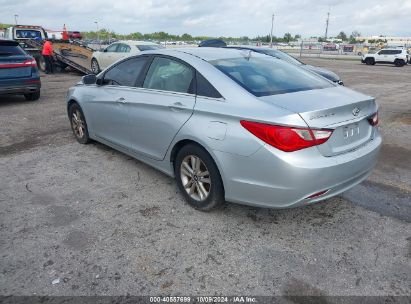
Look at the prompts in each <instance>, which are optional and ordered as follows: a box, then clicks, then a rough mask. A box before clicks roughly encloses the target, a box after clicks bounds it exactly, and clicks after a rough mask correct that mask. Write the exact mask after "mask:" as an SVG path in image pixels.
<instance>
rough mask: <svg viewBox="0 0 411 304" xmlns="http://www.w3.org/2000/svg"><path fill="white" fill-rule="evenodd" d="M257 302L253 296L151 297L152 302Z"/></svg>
mask: <svg viewBox="0 0 411 304" xmlns="http://www.w3.org/2000/svg"><path fill="white" fill-rule="evenodd" d="M191 302H194V303H257V299H256V298H253V297H244V296H233V297H224V296H218V297H206V296H205V297H181V296H179V297H172V296H171V297H150V303H191Z"/></svg>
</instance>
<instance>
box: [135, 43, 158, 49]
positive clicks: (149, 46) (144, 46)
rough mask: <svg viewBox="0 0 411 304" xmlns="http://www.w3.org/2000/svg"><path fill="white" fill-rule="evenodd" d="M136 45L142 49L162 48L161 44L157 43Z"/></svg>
mask: <svg viewBox="0 0 411 304" xmlns="http://www.w3.org/2000/svg"><path fill="white" fill-rule="evenodd" d="M136 47H137V48H138V49H139V50H140V51H151V50H158V49H161V48H162V47H161V45H155V44H149V45H148V44H147V45H143V44H142V45H136Z"/></svg>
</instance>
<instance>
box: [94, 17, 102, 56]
mask: <svg viewBox="0 0 411 304" xmlns="http://www.w3.org/2000/svg"><path fill="white" fill-rule="evenodd" d="M94 23H95V24H96V29H97V40H98V44H99V51H100V50H101V42H100V34H99V32H98V22H97V21H94Z"/></svg>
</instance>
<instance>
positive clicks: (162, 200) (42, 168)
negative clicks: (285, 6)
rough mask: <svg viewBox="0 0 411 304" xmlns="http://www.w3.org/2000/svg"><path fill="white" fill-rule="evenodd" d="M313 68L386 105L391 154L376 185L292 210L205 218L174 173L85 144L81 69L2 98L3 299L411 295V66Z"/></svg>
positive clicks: (227, 210)
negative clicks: (74, 88)
mask: <svg viewBox="0 0 411 304" xmlns="http://www.w3.org/2000/svg"><path fill="white" fill-rule="evenodd" d="M305 60H306V62H307V63H310V64H315V65H320V66H324V67H327V68H330V69H332V70H333V71H335V72H337V73H338V74H339V75H340V76H342V78H343V81H344V83H345V84H346V85H347V86H348V87H351V88H354V89H357V90H359V91H361V92H364V93H367V94H370V95H373V96H375V97H376V98H377V101H378V103H379V105H380V109H381V111H380V114H381V115H380V118H381V131H382V133H383V135H384V147H383V149H382V153H381V157H380V159H379V163H378V165H377V168H376V169H375V170H374V173H373V174H372V175H371V177H370V178H369V179H368V180H367V181H366V182H364V183H363V184H361V185H359V186H357V187H355V188H353V189H352V190H350V191H348V192H346V193H345V194H344V195H342V196H340V197H335V198H332V199H329V200H327V201H325V202H321V203H318V204H315V205H312V206H308V207H304V208H298V209H290V210H269V209H258V208H251V207H247V206H240V205H235V204H230V203H227V204H225V205H224V206H223V207H222V208H220V209H218V210H215V211H213V212H211V213H202V212H199V211H196V210H193V209H192V208H190V207H189V206H188V205H187V204H186V203H185V202H184V201H183V199H182V197H181V195H180V194H179V192H178V189H177V187H176V185H175V183H174V180H173V179H171V178H169V177H167V176H165V175H164V174H162V173H160V172H158V171H156V170H154V169H152V168H150V167H148V166H147V165H145V164H143V163H141V162H139V161H137V160H134V159H132V158H130V157H128V156H126V155H124V154H122V153H119V152H117V151H115V150H113V149H111V148H108V147H106V146H104V145H102V144H99V143H92V144H90V145H86V146H85V145H80V144H78V143H77V142H76V141H75V139H74V137H73V135H72V134H71V130H70V126H69V122H68V119H67V114H66V105H65V95H66V91H67V89H68V88H69V87H70V86H71V85H73V84H74V83H76V82H77V81H79V79H80V76H79V75H75V74H56V75H44V76H43V77H42V83H43V88H42V97H41V99H40V100H39V101H35V102H27V101H25V100H24V99H23V98H21V97H4V96H1V97H0V168H1V170H0V207H1V208H0V248H1V249H0V254H1V259H0V295H126V294H130V295H160V294H161V295H169V294H172V295H218V294H224V295H236V294H242V295H247V294H248V295H318V296H320V297H321V296H336V295H344V296H346V295H374V296H379V295H384V296H387V295H390V296H394V295H407V296H411V286H410V282H411V263H410V259H411V226H410V218H411V213H410V212H411V210H410V201H411V200H410V191H411V179H410V172H411V160H410V155H411V153H410V152H411V150H410V149H411V148H410V142H411V135H410V134H411V126H410V125H411V104H410V98H409V96H411V88H410V85H409V80H410V74H411V66H407V67H403V68H395V67H392V66H377V65H376V66H365V65H361V64H359V63H358V62H351V61H332V60H320V59H317V60H315V59H305ZM53 283H54V284H53Z"/></svg>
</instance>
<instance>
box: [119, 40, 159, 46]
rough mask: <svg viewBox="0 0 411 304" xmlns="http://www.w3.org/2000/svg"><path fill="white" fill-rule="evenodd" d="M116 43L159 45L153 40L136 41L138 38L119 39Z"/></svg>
mask: <svg viewBox="0 0 411 304" xmlns="http://www.w3.org/2000/svg"><path fill="white" fill-rule="evenodd" d="M114 43H125V44H128V45H159V44H158V43H155V42H151V41H136V40H119V41H116V42H113V44H114Z"/></svg>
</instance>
